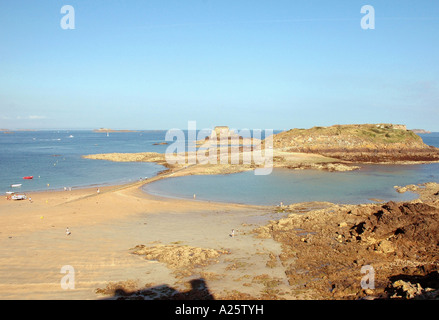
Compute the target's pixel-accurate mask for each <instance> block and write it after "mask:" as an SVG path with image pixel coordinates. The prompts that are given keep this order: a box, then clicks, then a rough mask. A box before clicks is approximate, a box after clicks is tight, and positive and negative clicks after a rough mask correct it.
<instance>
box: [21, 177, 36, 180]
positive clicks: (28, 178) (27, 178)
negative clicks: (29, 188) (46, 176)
mask: <svg viewBox="0 0 439 320" xmlns="http://www.w3.org/2000/svg"><path fill="white" fill-rule="evenodd" d="M33 178H34V176H29V177H23V179H26V180H30V179H33Z"/></svg>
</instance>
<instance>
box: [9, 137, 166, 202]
mask: <svg viewBox="0 0 439 320" xmlns="http://www.w3.org/2000/svg"><path fill="white" fill-rule="evenodd" d="M165 134H166V131H139V132H118V133H112V132H110V133H109V135H108V136H107V134H106V133H97V132H93V131H58V130H52V131H15V132H13V133H8V134H6V133H2V132H0V192H2V193H4V192H6V191H19V192H28V191H44V190H54V189H55V190H57V189H60V190H62V189H63V188H64V187H65V188H78V187H90V186H102V185H111V184H120V183H126V182H132V181H137V180H139V179H140V178H142V179H144V178H145V177H151V176H154V175H156V174H157V173H158V172H160V171H162V170H164V169H165V168H164V167H163V166H161V165H157V164H154V163H137V162H133V163H124V162H111V161H105V160H91V159H84V158H82V155H87V154H95V153H110V152H161V153H163V152H165V150H166V147H167V146H166V145H154V143H160V142H163V141H164V138H165ZM25 176H33V177H34V178H33V179H32V180H24V179H23V177H25ZM12 184H22V186H21V187H20V188H11V185H12Z"/></svg>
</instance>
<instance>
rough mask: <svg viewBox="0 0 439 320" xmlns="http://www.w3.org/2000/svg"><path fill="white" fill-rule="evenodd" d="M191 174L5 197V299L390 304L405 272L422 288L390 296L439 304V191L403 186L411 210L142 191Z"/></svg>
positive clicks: (0, 283)
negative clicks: (366, 285) (369, 272)
mask: <svg viewBox="0 0 439 320" xmlns="http://www.w3.org/2000/svg"><path fill="white" fill-rule="evenodd" d="M179 170H181V171H179ZM187 170H188V169H177V170H170V171H168V172H166V173H162V174H159V175H158V176H156V177H153V178H150V179H148V180H139V181H138V182H135V183H131V184H127V185H118V186H106V187H100V188H99V192H98V188H97V187H94V188H87V189H74V190H72V191H47V192H33V193H28V194H27V196H28V199H27V200H21V201H13V200H7V199H6V197H2V198H1V199H0V225H1V229H0V247H1V249H0V270H1V272H0V299H3V300H8V299H32V300H33V299H42V300H46V299H57V300H58V299H69V300H70V299H87V300H95V299H122V298H123V299H138V298H141V299H263V300H269V299H273V300H279V299H287V300H294V299H300V300H303V299H314V300H315V299H355V298H365V297H372V298H380V297H381V298H383V297H388V295H389V292H393V291H392V290H397V289H398V288H399V287H398V286H399V285H400V282H398V281H403V280H401V279H399V278H396V279H397V280H395V277H396V276H397V275H398V274H406V276H405V277H415V278H413V279H412V278H410V279H412V280H411V281H412V282H414V283H415V284H413V286H412V287H411V283H410V282H403V285H404V286H405V287H404V288H405V289H404V290H405V291H404V290H403V292H404V293H403V294H402V296H401V294H400V293H395V294H393V293H392V294H393V296H392V297H400V296H401V297H414V296H420V297H421V296H422V297H424V296H425V294H428V296H427V297H430V298H431V297H433V298H434V297H436V298H437V295H438V294H439V293H438V292H439V291H438V289H437V280H438V278H439V277H437V274H438V273H437V271H436V270H437V268H438V264H437V245H436V246H435V245H434V244H435V243H437V241H439V238H438V233H437V229H436V226H437V225H439V219H438V217H439V216H438V215H437V212H438V211H437V207H438V201H439V200H438V198H437V197H438V194H439V192H438V191H437V190H439V185H438V184H435V183H428V184H424V185H419V186H416V185H410V186H406V187H399V188H397V191H398V192H406V191H407V190H410V191H412V192H416V193H419V194H420V198H418V199H416V200H413V201H410V202H406V203H398V204H395V203H391V202H389V203H386V204H383V203H380V201H377V202H378V203H372V204H363V205H339V204H332V203H326V202H311V203H296V204H285V205H283V206H251V205H241V204H232V203H215V202H206V201H199V200H196V199H194V200H192V199H191V200H184V199H173V198H162V197H158V196H155V195H150V194H147V193H145V192H144V191H142V189H141V187H142V186H143V185H145V184H146V183H151V182H154V181H157V180H160V179H163V178H170V177H172V176H174V174H176V175H180V174H182V173H185V172H186V173H187ZM189 170H190V168H189ZM29 198H31V199H32V201H30V200H29ZM384 212H388V214H387V215H388V218H386V219H381V220H380V219H378V221H376V220H377V218H376V217H382V216H383V215H384ZM394 219H397V220H394ZM369 225H370V227H368V228H369V229H370V231H367V230H368V229H367V228H366V227H365V226H369ZM67 228H68V229H69V231H70V234H69V235H67V234H66V229H67ZM364 230H366V231H367V237H364V236H363V234H362V233H364V232H366V231H364ZM377 230H378V231H377ZM423 233H425V236H422V237H418V235H419V234H423ZM427 235H428V236H427ZM415 249H416V250H421V251H419V252H416V250H415ZM412 253H413V254H412ZM367 264H373V265H374V266H375V267H376V268H379V270H380V271H379V278H378V279H377V283H379V284H380V285H379V288H377V290H372V291H370V290H369V291H367V290H366V291H365V290H363V289H362V287H360V283H361V277H362V274H361V273H360V268H361V267H362V265H367ZM321 266H324V267H321ZM407 266H411V267H413V268H412V269H410V270H409V269H407ZM66 268H67V270H69V271H68V273H66V271H64V272H62V270H66ZM347 274H349V277H347ZM66 276H69V279H71V280H72V282H71V283H74V287H70V288H66V287H65V286H64V287H63V281H64V283H65V278H64V277H66ZM70 276H74V278H70ZM424 278H425V279H427V280H428V281H427V280H425V279H424ZM430 278H431V279H433V280H431V279H430ZM63 279H64V280H63ZM392 279H393V280H392ZM402 279H407V278H402ZM419 279H421V280H419ZM429 279H430V280H431V281H430V280H429ZM424 280H425V281H427V282H425V281H424ZM378 281H379V282H378ZM392 281H393V282H392ZM416 281H418V282H417V284H416ZM423 281H424V282H423ZM69 283H70V282H69ZM395 283H396V284H395ZM407 283H408V284H407ZM421 285H422V287H421ZM389 286H390V287H389ZM393 286H394V287H393ZM425 286H428V287H427V288H425ZM389 288H390V289H389ZM395 288H396V289H395ZM407 288H408V289H407ZM413 288H415V289H413ZM419 288H421V289H419ZM412 289H413V290H414V291H413V290H412ZM398 290H399V289H398ZM410 290H412V291H410ZM400 291H401V290H400ZM398 292H399V291H398ZM413 292H414V293H413ZM398 294H400V295H398ZM386 295H387V296H386ZM432 295H433V296H432Z"/></svg>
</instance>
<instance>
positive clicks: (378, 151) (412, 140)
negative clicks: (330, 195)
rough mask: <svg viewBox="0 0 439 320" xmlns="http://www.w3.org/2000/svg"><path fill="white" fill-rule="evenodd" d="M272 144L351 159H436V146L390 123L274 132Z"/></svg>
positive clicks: (293, 150)
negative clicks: (429, 144)
mask: <svg viewBox="0 0 439 320" xmlns="http://www.w3.org/2000/svg"><path fill="white" fill-rule="evenodd" d="M273 147H274V148H277V149H281V150H284V151H288V152H305V153H317V154H321V155H324V156H327V157H332V158H336V159H340V160H345V161H351V162H372V163H373V162H380V163H382V162H388V163H392V162H410V161H415V162H420V161H421V162H429V161H439V149H437V148H435V147H431V146H428V145H426V144H424V142H423V141H422V138H421V137H420V136H418V135H417V134H415V133H414V132H412V131H410V130H406V129H405V126H401V125H392V124H363V125H335V126H331V127H314V128H311V129H291V130H289V131H285V132H281V133H279V134H276V135H275V136H274V137H273Z"/></svg>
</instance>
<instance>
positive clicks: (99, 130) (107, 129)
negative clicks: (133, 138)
mask: <svg viewBox="0 0 439 320" xmlns="http://www.w3.org/2000/svg"><path fill="white" fill-rule="evenodd" d="M93 132H99V133H101V132H105V133H106V132H138V131H137V130H115V129H109V128H99V129H94V130H93Z"/></svg>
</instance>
